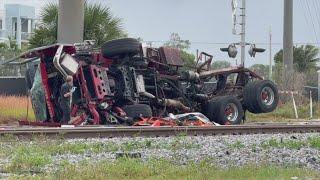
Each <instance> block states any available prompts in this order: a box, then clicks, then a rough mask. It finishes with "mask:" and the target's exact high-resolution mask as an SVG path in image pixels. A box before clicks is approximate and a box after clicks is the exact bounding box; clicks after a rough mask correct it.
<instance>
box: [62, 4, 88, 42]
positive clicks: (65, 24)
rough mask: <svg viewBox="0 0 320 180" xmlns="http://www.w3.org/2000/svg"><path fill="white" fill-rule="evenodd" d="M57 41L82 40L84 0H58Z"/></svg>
mask: <svg viewBox="0 0 320 180" xmlns="http://www.w3.org/2000/svg"><path fill="white" fill-rule="evenodd" d="M58 14H59V15H58V42H59V43H67V44H70V43H71V44H73V43H77V42H82V41H83V28H84V0H59V11H58Z"/></svg>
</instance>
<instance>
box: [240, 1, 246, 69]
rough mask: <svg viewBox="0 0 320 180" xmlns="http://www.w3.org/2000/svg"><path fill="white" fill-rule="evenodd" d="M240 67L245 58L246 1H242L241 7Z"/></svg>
mask: <svg viewBox="0 0 320 180" xmlns="http://www.w3.org/2000/svg"><path fill="white" fill-rule="evenodd" d="M240 46H241V66H243V67H244V61H245V58H246V55H245V53H246V52H245V51H246V0H242V7H241V42H240Z"/></svg>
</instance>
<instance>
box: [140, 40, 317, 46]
mask: <svg viewBox="0 0 320 180" xmlns="http://www.w3.org/2000/svg"><path fill="white" fill-rule="evenodd" d="M142 42H145V43H166V42H167V41H164V40H150V41H149V40H145V41H142ZM189 42H190V43H191V44H204V45H229V44H232V43H231V42H205V41H189ZM254 44H256V45H269V43H266V42H257V43H254ZM282 44H283V43H280V42H274V43H271V45H279V46H280V45H282ZM293 44H295V45H305V44H310V45H320V43H318V42H293Z"/></svg>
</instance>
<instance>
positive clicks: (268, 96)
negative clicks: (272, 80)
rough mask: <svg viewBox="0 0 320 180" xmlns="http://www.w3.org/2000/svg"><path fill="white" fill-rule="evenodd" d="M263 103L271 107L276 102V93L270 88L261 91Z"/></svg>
mask: <svg viewBox="0 0 320 180" xmlns="http://www.w3.org/2000/svg"><path fill="white" fill-rule="evenodd" d="M260 97H261V101H262V103H263V104H265V105H267V106H270V105H272V104H273V102H274V92H273V90H272V89H271V88H270V87H264V88H263V89H262V91H261V96H260Z"/></svg>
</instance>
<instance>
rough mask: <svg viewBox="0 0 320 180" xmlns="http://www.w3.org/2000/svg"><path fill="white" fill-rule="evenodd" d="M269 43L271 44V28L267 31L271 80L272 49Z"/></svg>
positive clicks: (270, 75)
mask: <svg viewBox="0 0 320 180" xmlns="http://www.w3.org/2000/svg"><path fill="white" fill-rule="evenodd" d="M271 42H272V34H271V27H270V29H269V79H270V80H272V49H271Z"/></svg>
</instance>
